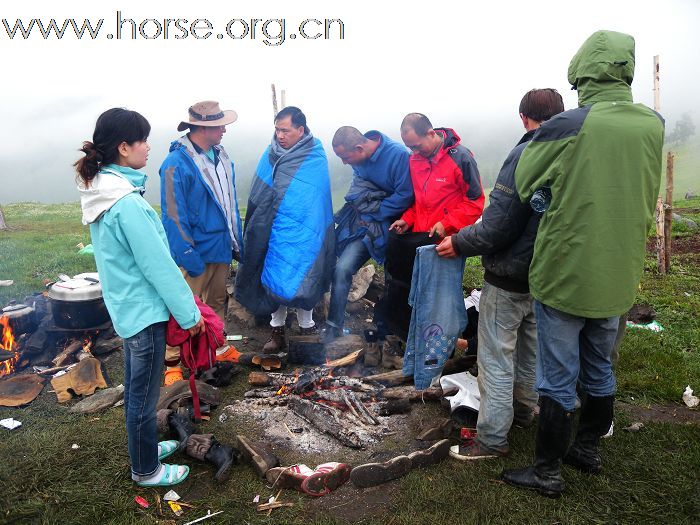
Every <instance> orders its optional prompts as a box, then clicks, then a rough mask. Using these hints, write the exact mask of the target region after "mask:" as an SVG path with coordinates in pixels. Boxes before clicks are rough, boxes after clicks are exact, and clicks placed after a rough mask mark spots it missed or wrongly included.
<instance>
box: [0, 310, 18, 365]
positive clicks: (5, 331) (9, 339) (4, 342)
mask: <svg viewBox="0 0 700 525" xmlns="http://www.w3.org/2000/svg"><path fill="white" fill-rule="evenodd" d="M0 334H1V335H2V337H0V349H2V350H7V351H8V352H13V353H14V354H15V356H14V357H12V358H10V359H6V360H5V361H0V377H3V376H6V375H9V374H11V373H12V372H14V370H15V363H16V362H17V360H18V359H19V352H17V351H16V350H15V337H14V335H12V328H10V319H9V318H8V317H7V316H2V317H0Z"/></svg>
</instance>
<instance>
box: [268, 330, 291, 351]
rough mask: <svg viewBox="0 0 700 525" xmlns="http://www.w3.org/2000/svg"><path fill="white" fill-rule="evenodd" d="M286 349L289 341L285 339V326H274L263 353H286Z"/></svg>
mask: <svg viewBox="0 0 700 525" xmlns="http://www.w3.org/2000/svg"><path fill="white" fill-rule="evenodd" d="M286 347H287V339H286V338H285V337H284V326H273V327H272V333H271V334H270V339H268V340H267V342H266V343H265V346H263V349H262V351H263V353H265V354H276V353H278V352H284V350H285V348H286Z"/></svg>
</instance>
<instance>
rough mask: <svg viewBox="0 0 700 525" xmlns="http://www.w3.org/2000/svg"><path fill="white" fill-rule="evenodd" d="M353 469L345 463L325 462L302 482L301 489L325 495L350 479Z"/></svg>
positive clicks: (311, 493)
mask: <svg viewBox="0 0 700 525" xmlns="http://www.w3.org/2000/svg"><path fill="white" fill-rule="evenodd" d="M351 470H352V467H351V466H350V465H346V464H345V463H336V462H331V463H323V464H321V465H319V466H317V467H316V469H315V470H314V473H313V474H311V475H310V476H308V477H307V478H306V479H305V480H304V481H303V482H302V483H301V490H302V492H304V493H305V494H308V495H309V496H317V497H318V496H325V495H326V494H328V493H329V492H332V491H334V490H335V489H337V488H338V487H340V486H341V485H342V484H343V483H345V482H346V481H347V480H348V479H350V471H351Z"/></svg>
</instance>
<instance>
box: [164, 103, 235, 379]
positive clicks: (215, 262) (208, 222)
mask: <svg viewBox="0 0 700 525" xmlns="http://www.w3.org/2000/svg"><path fill="white" fill-rule="evenodd" d="M237 118H238V115H237V114H236V112H235V111H233V110H224V111H222V110H221V108H220V107H219V103H218V102H215V101H211V100H205V101H203V102H197V103H196V104H193V105H192V106H190V107H189V109H188V111H187V116H186V118H185V119H184V120H182V121H181V122H180V123H179V124H178V126H177V130H178V131H184V130H186V129H189V131H188V133H187V134H185V135H183V136H182V137H180V138H179V139H177V140H175V141H174V142H173V143H172V144H171V145H170V153H169V154H168V156H167V157H166V158H165V160H164V161H163V164H162V165H161V167H160V172H159V173H160V178H161V191H160V195H161V208H162V220H163V226H164V227H165V232H166V234H167V236H168V243H169V244H170V253H171V255H172V257H173V259H175V262H176V263H177V264H178V266H180V268H181V269H182V272H183V274H184V276H185V280H186V281H187V283H188V284H189V285H190V288H191V289H192V292H193V293H194V294H195V295H198V296H200V297H201V298H202V300H203V301H204V302H205V303H206V304H208V305H209V306H211V308H212V309H213V310H214V311H215V312H216V313H217V314H218V316H219V317H220V318H221V319H222V320H223V318H224V304H225V301H226V278H227V276H228V272H229V269H230V267H231V260H232V259H233V258H235V259H239V258H240V256H241V254H242V252H243V244H242V239H243V236H242V233H241V218H240V214H239V213H238V204H237V201H236V184H235V174H234V168H233V162H232V161H231V159H230V158H229V156H228V154H227V153H226V150H225V149H224V147H223V146H221V139H222V137H223V135H224V133H225V132H226V125H228V124H231V123H233V122H235V121H236V119H237ZM179 356H180V354H179V349H178V348H170V347H168V351H167V352H166V356H165V359H166V364H168V365H169V366H174V365H176V364H177V362H178V360H179ZM178 379H182V372H181V371H180V370H179V368H169V369H168V370H166V382H167V383H168V384H169V383H170V382H174V381H176V380H178Z"/></svg>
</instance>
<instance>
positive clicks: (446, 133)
mask: <svg viewBox="0 0 700 525" xmlns="http://www.w3.org/2000/svg"><path fill="white" fill-rule="evenodd" d="M435 131H437V132H438V133H441V134H442V136H443V137H444V138H445V142H443V143H442V149H443V150H449V149H452V148H455V147H457V146H459V143H460V142H461V141H462V139H461V138H459V135H457V132H456V131H455V130H453V129H452V128H435Z"/></svg>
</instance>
